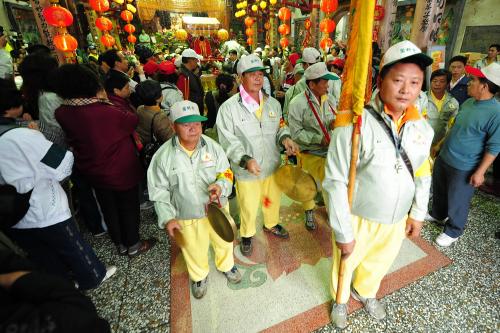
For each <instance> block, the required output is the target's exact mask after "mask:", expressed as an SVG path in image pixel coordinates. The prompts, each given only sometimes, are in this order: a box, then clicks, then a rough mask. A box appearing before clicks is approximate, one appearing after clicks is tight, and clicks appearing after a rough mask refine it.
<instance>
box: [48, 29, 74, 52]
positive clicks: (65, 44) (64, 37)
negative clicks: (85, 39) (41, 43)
mask: <svg viewBox="0 0 500 333" xmlns="http://www.w3.org/2000/svg"><path fill="white" fill-rule="evenodd" d="M53 41H54V46H55V47H56V49H58V50H59V51H62V52H73V51H75V50H76V48H77V47H78V41H77V40H76V38H75V37H73V36H71V35H70V34H68V33H66V32H65V33H63V34H60V35H55V36H54V39H53Z"/></svg>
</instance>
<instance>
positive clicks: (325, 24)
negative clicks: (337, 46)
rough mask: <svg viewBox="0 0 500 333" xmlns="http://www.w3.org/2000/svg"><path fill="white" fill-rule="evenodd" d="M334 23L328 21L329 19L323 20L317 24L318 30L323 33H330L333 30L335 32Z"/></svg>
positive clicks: (330, 20)
mask: <svg viewBox="0 0 500 333" xmlns="http://www.w3.org/2000/svg"><path fill="white" fill-rule="evenodd" d="M335 25H336V24H335V21H334V20H332V19H329V18H325V19H323V21H321V22H320V23H319V30H320V31H322V32H324V33H327V34H329V33H332V32H333V31H334V30H335Z"/></svg>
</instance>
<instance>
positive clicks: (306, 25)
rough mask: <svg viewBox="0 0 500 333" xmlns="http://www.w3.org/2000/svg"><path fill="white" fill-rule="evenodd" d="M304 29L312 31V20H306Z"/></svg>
mask: <svg viewBox="0 0 500 333" xmlns="http://www.w3.org/2000/svg"><path fill="white" fill-rule="evenodd" d="M304 28H306V30H309V29H311V20H310V19H308V18H306V19H305V20H304Z"/></svg>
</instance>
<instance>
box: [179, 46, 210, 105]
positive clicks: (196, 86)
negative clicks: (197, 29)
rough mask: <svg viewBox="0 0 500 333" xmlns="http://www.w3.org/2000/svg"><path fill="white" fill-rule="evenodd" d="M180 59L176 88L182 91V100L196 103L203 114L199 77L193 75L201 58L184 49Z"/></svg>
mask: <svg viewBox="0 0 500 333" xmlns="http://www.w3.org/2000/svg"><path fill="white" fill-rule="evenodd" d="M181 59H182V60H181V61H182V64H181V67H180V70H179V79H178V80H177V88H179V90H180V91H182V94H183V95H184V99H187V100H190V101H191V102H194V103H196V105H198V109H199V110H200V111H201V112H202V113H203V110H204V106H203V96H204V94H205V92H204V91H203V85H202V84H201V79H200V77H199V76H198V75H196V74H195V73H194V71H195V70H196V68H198V63H199V62H200V60H203V57H202V56H201V55H199V54H198V53H196V52H195V51H194V50H193V49H185V50H184V51H182V54H181Z"/></svg>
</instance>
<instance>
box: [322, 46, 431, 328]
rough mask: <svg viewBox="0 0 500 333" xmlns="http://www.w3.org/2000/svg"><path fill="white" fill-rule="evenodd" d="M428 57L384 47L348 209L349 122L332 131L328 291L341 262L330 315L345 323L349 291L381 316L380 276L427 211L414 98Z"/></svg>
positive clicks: (427, 133) (424, 144)
mask: <svg viewBox="0 0 500 333" xmlns="http://www.w3.org/2000/svg"><path fill="white" fill-rule="evenodd" d="M431 63H432V59H431V58H430V57H428V56H427V55H426V54H424V53H422V51H421V50H420V49H419V48H418V47H416V46H415V45H414V44H413V43H411V42H409V41H402V42H400V43H397V44H395V45H393V46H391V47H390V48H389V49H388V50H387V52H386V53H385V55H384V57H383V58H382V61H381V63H380V70H381V71H380V76H379V81H378V82H377V84H378V86H379V89H380V91H379V93H378V95H377V96H376V98H375V100H374V101H372V102H371V103H370V104H368V105H367V106H365V109H364V112H363V115H362V125H361V136H360V143H359V147H360V148H359V149H360V152H359V159H358V162H357V165H356V168H357V175H356V187H355V189H354V199H353V203H352V207H351V208H349V203H348V198H347V184H348V179H349V165H350V160H351V146H352V144H351V139H352V132H353V127H352V126H346V127H338V128H335V129H334V131H333V133H332V142H334V143H335V144H331V145H330V147H329V148H328V156H327V163H326V171H325V172H326V174H325V180H324V182H323V188H324V190H325V192H326V193H327V204H328V216H329V221H330V224H331V226H332V228H333V237H332V242H333V256H332V257H333V258H332V275H331V288H332V289H331V293H332V297H333V299H334V300H335V298H336V291H337V282H338V280H337V279H338V269H339V263H340V260H341V257H342V260H345V261H344V262H345V271H344V281H343V288H342V294H341V295H340V299H339V300H336V302H335V301H334V303H336V304H334V305H333V307H332V312H331V319H332V322H333V323H334V324H335V325H336V326H337V327H346V326H347V302H348V300H349V287H351V295H352V296H353V297H354V298H355V299H358V300H360V301H361V302H362V303H363V304H364V306H365V309H366V310H367V311H368V313H369V314H370V315H371V316H372V317H374V318H376V319H379V320H380V319H382V318H384V317H385V315H386V313H385V308H384V306H383V304H382V303H380V302H379V301H378V300H377V299H376V295H377V291H378V289H379V286H380V282H381V281H382V278H383V277H384V275H385V274H386V273H387V271H388V270H389V268H390V267H391V265H392V263H393V261H394V259H395V258H396V256H397V255H398V252H399V249H400V248H401V244H402V242H403V239H404V238H405V235H408V236H418V235H419V233H420V230H421V228H422V223H423V220H424V218H425V214H426V211H427V203H428V200H429V187H430V181H431V173H430V164H429V151H430V146H431V142H432V137H433V131H432V128H431V127H430V125H429V124H428V123H427V121H426V120H425V119H424V118H423V117H422V116H421V115H420V113H419V111H418V109H417V108H416V107H415V105H414V102H415V100H416V99H417V98H418V95H419V93H420V91H421V88H422V84H423V82H424V70H425V68H426V67H427V66H429V65H430V64H431Z"/></svg>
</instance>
